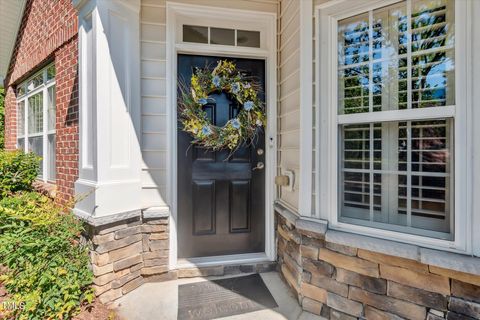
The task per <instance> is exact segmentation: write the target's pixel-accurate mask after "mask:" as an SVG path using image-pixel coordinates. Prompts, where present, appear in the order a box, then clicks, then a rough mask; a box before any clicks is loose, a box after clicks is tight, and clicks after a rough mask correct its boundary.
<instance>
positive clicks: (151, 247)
mask: <svg viewBox="0 0 480 320" xmlns="http://www.w3.org/2000/svg"><path fill="white" fill-rule="evenodd" d="M168 219H169V218H168V217H167V216H163V217H156V218H145V217H136V218H131V219H128V220H123V221H120V222H115V223H110V224H107V225H103V226H97V227H94V226H87V234H86V238H87V239H88V240H89V241H91V242H92V250H91V253H90V258H91V259H90V260H91V265H92V270H93V273H94V276H95V278H94V289H95V293H96V295H97V296H98V298H99V300H100V301H101V302H102V303H110V302H112V301H114V300H116V299H118V298H120V297H121V296H123V295H124V294H127V293H128V292H130V291H132V290H134V289H136V288H138V287H139V286H141V285H142V284H143V283H146V282H159V281H167V280H173V279H177V278H189V277H206V276H222V275H232V274H240V273H261V272H268V271H274V270H276V265H277V263H276V262H275V261H274V262H264V263H252V264H242V265H225V266H224V265H220V266H213V267H202V268H196V267H191V268H182V269H177V270H169V261H168V254H169V251H168V250H169V249H168V248H169V230H168V228H169V220H168Z"/></svg>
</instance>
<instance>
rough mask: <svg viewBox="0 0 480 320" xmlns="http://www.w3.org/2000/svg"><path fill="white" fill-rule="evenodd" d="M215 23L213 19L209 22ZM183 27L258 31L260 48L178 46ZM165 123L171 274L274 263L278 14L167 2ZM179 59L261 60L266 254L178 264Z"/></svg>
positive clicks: (186, 44)
mask: <svg viewBox="0 0 480 320" xmlns="http://www.w3.org/2000/svg"><path fill="white" fill-rule="evenodd" d="M212 17H215V19H212ZM183 23H186V24H192V25H203V26H214V27H224V28H234V29H240V30H258V31H260V32H261V36H260V40H261V48H247V47H236V46H223V45H208V44H196V43H195V44H192V43H183V42H182V41H181V32H182V30H181V28H180V27H181V26H182V24H183ZM166 33H167V38H166V41H167V106H168V108H167V117H168V128H167V132H168V144H169V145H168V150H170V155H169V156H168V159H167V161H168V168H169V171H168V188H167V196H168V200H169V204H170V209H171V219H170V253H169V268H170V269H171V270H172V269H178V268H184V267H192V266H197V267H198V266H212V265H220V264H221V265H225V264H240V263H254V262H263V261H274V260H275V258H276V248H275V226H274V211H273V201H274V199H275V190H276V188H275V183H274V179H275V174H276V163H277V160H276V154H277V148H276V146H277V141H276V140H277V138H276V137H277V128H276V122H277V121H276V120H277V100H276V97H277V94H276V92H277V90H276V86H277V76H276V67H277V61H276V14H275V13H268V12H257V11H248V10H237V9H227V8H218V7H211V6H198V5H188V4H179V3H172V2H167V25H166ZM179 53H190V54H197V55H198V54H202V55H215V56H226V57H238V58H256V59H264V60H265V67H266V79H265V87H266V108H267V126H266V128H265V139H266V141H265V149H266V150H265V164H266V165H265V252H264V253H260V254H258V253H255V254H238V255H228V256H217V257H202V258H193V259H188V262H187V263H185V262H182V263H181V264H179V263H178V261H177V256H178V254H177V126H176V124H177V108H176V105H177V104H176V101H177V85H176V83H177V55H178V54H179Z"/></svg>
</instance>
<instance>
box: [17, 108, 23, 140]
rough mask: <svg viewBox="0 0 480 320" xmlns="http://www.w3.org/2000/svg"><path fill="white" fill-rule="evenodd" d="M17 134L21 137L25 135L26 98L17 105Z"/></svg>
mask: <svg viewBox="0 0 480 320" xmlns="http://www.w3.org/2000/svg"><path fill="white" fill-rule="evenodd" d="M17 135H18V136H19V137H23V136H24V135H25V100H23V101H20V102H19V103H18V105H17Z"/></svg>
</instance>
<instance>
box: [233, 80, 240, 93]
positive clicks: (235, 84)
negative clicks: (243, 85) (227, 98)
mask: <svg viewBox="0 0 480 320" xmlns="http://www.w3.org/2000/svg"><path fill="white" fill-rule="evenodd" d="M239 91H240V83H238V82H235V83H234V84H233V85H232V92H233V93H235V94H237V93H238V92H239Z"/></svg>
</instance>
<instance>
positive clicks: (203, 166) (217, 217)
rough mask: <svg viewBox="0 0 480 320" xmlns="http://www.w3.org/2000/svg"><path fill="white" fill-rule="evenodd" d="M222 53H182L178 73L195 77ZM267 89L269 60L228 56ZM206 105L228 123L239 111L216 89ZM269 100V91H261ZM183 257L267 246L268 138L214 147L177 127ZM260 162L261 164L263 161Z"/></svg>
mask: <svg viewBox="0 0 480 320" xmlns="http://www.w3.org/2000/svg"><path fill="white" fill-rule="evenodd" d="M222 59H226V58H221V57H207V56H197V55H179V56H178V79H179V80H180V81H184V82H185V83H188V84H189V83H190V78H191V76H192V74H193V71H194V68H195V67H198V68H204V67H205V66H215V65H216V64H217V62H218V61H219V60H222ZM227 60H230V61H233V62H234V63H235V64H236V65H237V69H238V70H241V71H242V72H243V73H245V74H247V76H251V77H253V78H254V79H255V80H256V81H257V82H258V83H259V84H261V87H262V88H263V90H262V91H263V92H264V90H265V61H264V60H254V59H227ZM211 97H212V98H213V99H214V100H215V102H214V103H210V104H207V105H205V106H204V108H205V111H206V112H207V114H208V115H209V118H210V120H211V121H212V123H213V124H215V125H217V126H223V125H224V124H225V123H226V122H227V121H228V120H229V119H231V118H233V117H235V116H236V115H237V113H238V112H239V110H240V109H239V108H240V107H241V106H239V105H238V104H236V103H235V102H234V101H231V100H230V99H229V98H228V97H227V95H225V94H224V93H223V94H214V95H212V96H211ZM260 97H261V99H262V100H265V95H264V93H262V94H261V95H260ZM177 141H178V148H177V150H178V154H177V159H178V160H177V179H178V183H177V188H178V190H177V195H178V196H177V197H178V202H177V203H178V207H177V208H178V215H177V216H178V224H177V226H178V237H177V238H178V257H179V258H191V257H205V256H218V255H227V254H240V253H252V252H264V251H265V169H264V168H262V169H256V170H253V169H254V168H255V167H257V164H259V163H261V164H263V163H264V162H265V152H264V150H265V139H264V134H263V133H262V134H260V136H259V139H258V141H257V142H256V143H255V145H254V146H244V147H241V148H239V149H238V150H237V151H236V152H235V153H234V154H233V155H232V156H230V157H228V154H229V152H228V151H217V152H212V151H210V150H205V149H202V148H200V147H197V146H192V145H191V141H192V138H191V137H190V135H189V134H188V133H185V132H183V131H182V130H181V126H178V129H177ZM259 167H260V166H259Z"/></svg>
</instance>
